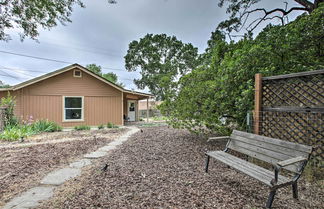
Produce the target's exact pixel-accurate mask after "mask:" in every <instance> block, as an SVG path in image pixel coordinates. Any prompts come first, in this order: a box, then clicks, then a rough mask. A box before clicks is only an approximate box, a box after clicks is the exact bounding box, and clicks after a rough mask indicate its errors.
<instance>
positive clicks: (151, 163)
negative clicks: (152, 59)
mask: <svg viewBox="0 0 324 209" xmlns="http://www.w3.org/2000/svg"><path fill="white" fill-rule="evenodd" d="M142 129H143V132H139V133H137V134H135V135H134V136H133V137H131V139H129V140H128V141H127V142H126V143H125V144H123V145H121V147H120V148H118V149H117V150H114V151H113V152H112V153H111V154H110V155H109V156H107V157H104V158H102V159H101V160H100V161H97V164H95V165H93V166H91V167H89V168H88V169H87V170H85V171H84V172H83V175H82V176H81V177H80V178H77V179H75V180H72V181H69V182H66V183H65V184H64V185H62V187H59V188H58V189H57V191H56V192H55V195H54V197H53V198H52V199H51V200H50V201H48V202H46V203H44V204H43V205H42V206H41V208H71V207H73V208H262V207H264V205H265V202H266V199H267V196H268V192H269V191H268V188H267V187H266V186H264V185H263V184H261V183H259V182H257V181H256V180H254V179H252V178H250V177H248V176H246V175H244V174H241V173H239V172H236V171H235V170H233V169H230V168H228V167H227V166H226V165H224V164H222V163H220V162H217V161H215V160H212V161H211V164H210V170H209V173H208V174H206V173H205V172H204V160H205V157H204V152H205V151H206V150H215V149H223V147H224V143H220V142H212V143H206V142H205V141H202V140H197V137H196V136H194V135H192V134H190V133H188V132H187V131H184V130H175V129H168V128H166V127H154V128H142ZM104 163H108V165H109V167H108V170H107V171H106V172H103V171H101V170H100V168H101V167H102V165H103V164H104ZM299 182H300V184H299V197H300V200H299V201H296V200H294V199H293V198H292V194H291V188H290V187H289V188H288V187H287V188H284V189H280V190H279V192H278V194H277V196H276V197H275V201H274V205H273V207H274V208H322V199H323V197H324V191H323V187H320V186H319V185H316V184H309V183H307V182H305V181H304V180H303V179H301V180H300V181H299Z"/></svg>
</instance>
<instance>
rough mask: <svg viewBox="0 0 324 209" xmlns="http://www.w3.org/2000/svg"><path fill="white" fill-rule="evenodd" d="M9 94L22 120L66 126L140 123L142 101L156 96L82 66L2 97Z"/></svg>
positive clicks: (0, 92) (1, 92)
mask: <svg viewBox="0 0 324 209" xmlns="http://www.w3.org/2000/svg"><path fill="white" fill-rule="evenodd" d="M8 92H10V94H11V95H13V96H15V98H16V107H15V114H16V116H17V117H18V118H20V119H22V120H26V119H28V118H30V117H32V118H33V119H34V120H37V119H48V120H50V121H55V122H56V123H58V124H60V125H61V126H63V127H73V126H76V125H89V126H97V125H100V124H107V123H108V122H112V123H114V124H117V125H123V124H124V120H127V121H137V120H138V100H142V99H148V98H150V97H151V96H152V95H150V94H145V93H140V92H134V91H130V90H126V89H123V88H122V87H120V86H118V85H115V84H113V83H111V82H109V81H108V80H106V79H104V78H102V77H100V76H98V75H96V74H94V73H92V72H91V71H89V70H88V69H86V68H84V67H82V66H80V65H78V64H73V65H70V66H68V67H65V68H63V69H60V70H57V71H54V72H52V73H49V74H46V75H43V76H40V77H37V78H35V79H32V80H29V81H26V82H24V83H21V84H18V85H15V86H13V87H11V88H8V89H0V97H4V96H6V95H7V94H8Z"/></svg>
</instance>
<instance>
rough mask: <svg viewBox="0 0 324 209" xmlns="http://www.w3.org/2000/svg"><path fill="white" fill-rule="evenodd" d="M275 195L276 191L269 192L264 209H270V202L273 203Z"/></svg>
mask: <svg viewBox="0 0 324 209" xmlns="http://www.w3.org/2000/svg"><path fill="white" fill-rule="evenodd" d="M275 195H276V190H274V191H271V192H270V194H269V197H268V201H267V205H266V208H271V206H272V202H273V199H274V197H275Z"/></svg>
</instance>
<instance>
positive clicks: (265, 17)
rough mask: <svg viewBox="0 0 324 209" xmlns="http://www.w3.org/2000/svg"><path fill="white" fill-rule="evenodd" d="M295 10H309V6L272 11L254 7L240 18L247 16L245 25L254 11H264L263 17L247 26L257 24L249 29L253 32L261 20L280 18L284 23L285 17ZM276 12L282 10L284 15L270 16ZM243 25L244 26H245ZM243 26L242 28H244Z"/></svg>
mask: <svg viewBox="0 0 324 209" xmlns="http://www.w3.org/2000/svg"><path fill="white" fill-rule="evenodd" d="M295 10H299V11H308V9H307V8H304V7H292V8H290V9H289V10H288V11H286V10H284V9H281V8H276V9H273V10H270V11H267V10H265V9H264V8H257V9H253V10H250V11H246V12H244V13H242V16H241V17H240V19H243V18H244V16H246V18H245V19H244V22H243V25H244V24H245V23H246V20H247V18H248V17H249V16H250V14H251V13H254V12H260V11H261V12H263V13H264V16H263V17H261V18H258V19H256V20H254V21H253V22H251V23H250V24H249V26H248V27H247V28H250V27H252V25H253V24H255V23H256V24H255V25H254V26H253V27H252V29H250V30H248V31H249V32H252V31H253V30H254V29H255V28H256V27H257V26H258V25H259V24H260V23H261V22H263V21H265V20H271V19H274V18H278V19H280V20H281V23H282V24H284V17H285V16H287V15H288V14H289V13H291V12H292V11H295ZM276 12H280V13H281V14H282V16H281V17H280V16H278V15H275V16H273V17H268V16H269V15H271V14H273V13H276ZM243 25H242V27H243ZM242 27H241V28H242Z"/></svg>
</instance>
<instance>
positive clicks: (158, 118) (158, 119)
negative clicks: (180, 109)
mask: <svg viewBox="0 0 324 209" xmlns="http://www.w3.org/2000/svg"><path fill="white" fill-rule="evenodd" d="M152 119H153V120H154V121H161V120H167V119H168V117H165V116H154V117H153V118H152Z"/></svg>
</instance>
